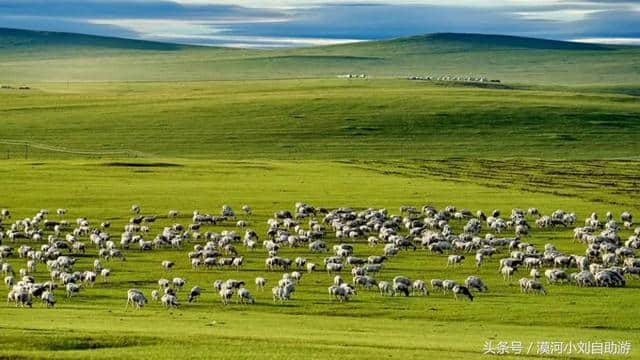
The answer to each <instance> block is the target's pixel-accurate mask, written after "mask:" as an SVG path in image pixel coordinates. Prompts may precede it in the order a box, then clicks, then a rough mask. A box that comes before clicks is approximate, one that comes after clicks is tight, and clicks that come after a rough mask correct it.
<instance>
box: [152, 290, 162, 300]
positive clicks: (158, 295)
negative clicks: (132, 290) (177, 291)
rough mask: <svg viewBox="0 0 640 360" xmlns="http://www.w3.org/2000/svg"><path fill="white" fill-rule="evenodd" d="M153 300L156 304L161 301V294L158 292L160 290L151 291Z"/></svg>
mask: <svg viewBox="0 0 640 360" xmlns="http://www.w3.org/2000/svg"><path fill="white" fill-rule="evenodd" d="M151 299H152V300H153V301H156V302H158V301H160V293H159V292H158V290H152V291H151Z"/></svg>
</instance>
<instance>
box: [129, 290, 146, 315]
mask: <svg viewBox="0 0 640 360" xmlns="http://www.w3.org/2000/svg"><path fill="white" fill-rule="evenodd" d="M146 303H147V298H146V297H145V296H144V294H143V293H142V291H140V290H138V289H129V290H128V291H127V304H126V305H125V307H124V309H125V310H127V308H128V307H129V304H131V305H132V306H135V307H136V309H138V310H139V309H140V308H142V307H143V306H144V305H145V304H146Z"/></svg>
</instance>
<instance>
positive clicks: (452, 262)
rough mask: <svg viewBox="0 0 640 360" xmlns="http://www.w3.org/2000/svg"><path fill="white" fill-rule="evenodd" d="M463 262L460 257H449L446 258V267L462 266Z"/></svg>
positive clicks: (462, 257) (462, 258)
mask: <svg viewBox="0 0 640 360" xmlns="http://www.w3.org/2000/svg"><path fill="white" fill-rule="evenodd" d="M463 261H464V256H462V255H449V257H448V258H447V267H449V266H453V267H456V266H458V265H460V266H462V263H463Z"/></svg>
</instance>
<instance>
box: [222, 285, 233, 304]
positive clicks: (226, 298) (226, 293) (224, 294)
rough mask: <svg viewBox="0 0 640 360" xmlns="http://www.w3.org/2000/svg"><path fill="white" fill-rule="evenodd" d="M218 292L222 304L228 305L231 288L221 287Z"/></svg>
mask: <svg viewBox="0 0 640 360" xmlns="http://www.w3.org/2000/svg"><path fill="white" fill-rule="evenodd" d="M219 294H220V299H221V300H222V304H223V305H228V304H229V302H230V301H231V298H232V297H233V290H232V289H228V288H226V287H223V288H222V289H220V291H219Z"/></svg>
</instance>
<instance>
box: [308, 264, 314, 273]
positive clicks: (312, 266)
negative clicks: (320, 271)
mask: <svg viewBox="0 0 640 360" xmlns="http://www.w3.org/2000/svg"><path fill="white" fill-rule="evenodd" d="M315 270H316V264H314V263H307V272H308V273H312V272H314V271H315Z"/></svg>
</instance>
